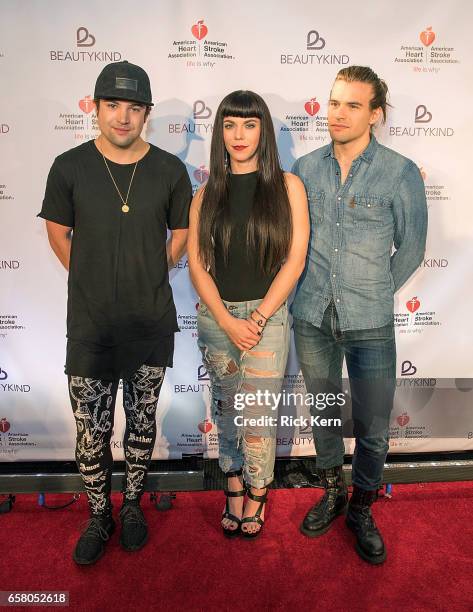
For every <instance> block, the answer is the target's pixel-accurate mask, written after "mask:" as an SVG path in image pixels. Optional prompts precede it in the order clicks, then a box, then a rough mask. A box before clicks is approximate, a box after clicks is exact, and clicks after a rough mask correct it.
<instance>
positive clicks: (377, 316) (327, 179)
mask: <svg viewBox="0 0 473 612" xmlns="http://www.w3.org/2000/svg"><path fill="white" fill-rule="evenodd" d="M292 171H293V173H294V174H296V175H297V176H299V177H300V178H301V179H302V181H303V182H304V185H305V187H306V190H307V195H308V200H309V208H310V219H311V233H310V244H309V250H308V253H307V261H306V266H305V270H304V272H303V274H302V276H301V278H300V279H299V284H298V287H297V292H296V296H295V299H294V302H293V304H292V314H293V315H294V317H296V318H298V319H302V320H305V321H308V322H309V323H312V324H313V325H315V326H317V327H320V325H321V323H322V318H323V315H324V312H325V309H326V308H327V306H328V305H329V303H330V301H331V300H332V299H333V301H334V303H335V307H336V309H337V314H338V317H339V321H340V330H341V331H347V330H357V329H372V328H376V327H383V326H384V325H388V324H389V323H391V322H392V320H393V317H394V299H393V298H394V293H395V291H397V290H398V289H399V288H400V287H401V286H402V285H403V284H404V283H405V282H406V280H407V279H408V278H409V277H410V276H411V274H412V273H413V272H415V270H416V269H417V268H418V266H419V265H420V264H421V262H422V260H423V257H424V252H425V240H426V234H427V204H426V198H425V189H424V183H423V181H422V177H421V174H420V172H419V169H418V168H417V166H416V165H415V164H414V162H412V161H411V160H410V159H407V158H406V157H403V156H402V155H400V154H399V153H396V152H395V151H393V150H392V149H388V148H387V147H384V146H383V145H381V144H379V143H378V142H377V140H376V138H375V137H374V136H371V140H370V143H369V145H368V146H367V148H366V149H365V150H364V151H363V153H361V155H359V157H357V158H356V159H355V160H354V161H353V162H352V165H351V168H350V170H349V172H348V175H347V177H346V180H345V182H344V183H343V184H341V172H340V166H339V164H338V161H337V160H336V159H335V156H334V153H333V143H332V144H329V145H326V146H324V147H321V148H320V149H317V150H316V151H312V152H311V153H309V154H307V155H304V156H303V157H301V158H300V159H298V160H297V161H296V163H295V164H294V167H293V170H292ZM393 245H394V249H395V251H394V253H393Z"/></svg>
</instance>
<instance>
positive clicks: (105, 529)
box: [72, 508, 115, 565]
mask: <svg viewBox="0 0 473 612" xmlns="http://www.w3.org/2000/svg"><path fill="white" fill-rule="evenodd" d="M114 531H115V521H114V520H113V518H112V510H111V508H110V509H108V510H107V512H105V513H104V514H92V515H91V517H90V519H89V520H88V521H87V524H86V526H85V529H84V531H83V532H82V535H81V536H80V538H79V540H78V541H77V544H76V547H75V549H74V553H73V555H72V558H73V559H74V561H75V562H76V563H78V564H79V565H91V564H92V563H95V562H96V561H98V560H99V559H100V557H101V556H102V555H103V553H104V552H105V543H106V542H107V541H108V540H109V539H110V536H111V535H112V533H113V532H114Z"/></svg>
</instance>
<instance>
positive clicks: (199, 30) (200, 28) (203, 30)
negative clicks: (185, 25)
mask: <svg viewBox="0 0 473 612" xmlns="http://www.w3.org/2000/svg"><path fill="white" fill-rule="evenodd" d="M208 31H209V30H208V28H207V26H206V25H205V23H204V20H203V19H200V20H199V21H198V22H197V23H194V25H193V26H192V28H191V32H192V35H193V36H195V38H197V40H202V39H203V38H204V36H206V35H207V32H208Z"/></svg>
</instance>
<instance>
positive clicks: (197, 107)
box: [168, 100, 213, 134]
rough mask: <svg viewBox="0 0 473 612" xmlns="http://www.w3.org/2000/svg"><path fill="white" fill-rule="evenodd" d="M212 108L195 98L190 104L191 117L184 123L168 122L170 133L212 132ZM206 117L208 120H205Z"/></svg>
mask: <svg viewBox="0 0 473 612" xmlns="http://www.w3.org/2000/svg"><path fill="white" fill-rule="evenodd" d="M211 117H212V109H211V108H210V107H209V106H207V104H206V103H205V102H204V100H195V102H194V103H193V105H192V119H189V121H186V122H184V123H169V124H168V130H169V133H170V134H212V130H213V121H210V119H211ZM206 119H208V120H209V121H206Z"/></svg>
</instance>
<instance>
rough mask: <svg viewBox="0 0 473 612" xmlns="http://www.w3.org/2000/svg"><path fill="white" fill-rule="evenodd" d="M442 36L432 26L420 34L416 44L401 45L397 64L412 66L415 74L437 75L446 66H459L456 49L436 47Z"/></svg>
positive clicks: (395, 60) (443, 46)
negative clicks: (427, 73) (429, 73)
mask: <svg viewBox="0 0 473 612" xmlns="http://www.w3.org/2000/svg"><path fill="white" fill-rule="evenodd" d="M440 37H441V36H440V35H439V34H437V33H436V32H435V31H434V29H433V27H432V26H427V27H425V28H424V30H422V31H421V32H419V33H418V37H417V38H416V42H414V40H413V41H412V44H405V45H401V47H400V49H399V52H398V55H397V56H396V57H395V58H394V63H396V64H399V63H400V64H406V65H408V66H412V69H413V71H414V72H431V73H433V74H437V73H438V72H440V69H441V67H442V66H444V65H446V64H459V63H460V60H458V59H457V58H456V57H455V49H454V48H453V47H450V46H447V45H434V43H435V42H436V41H437V40H438V38H440Z"/></svg>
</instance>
